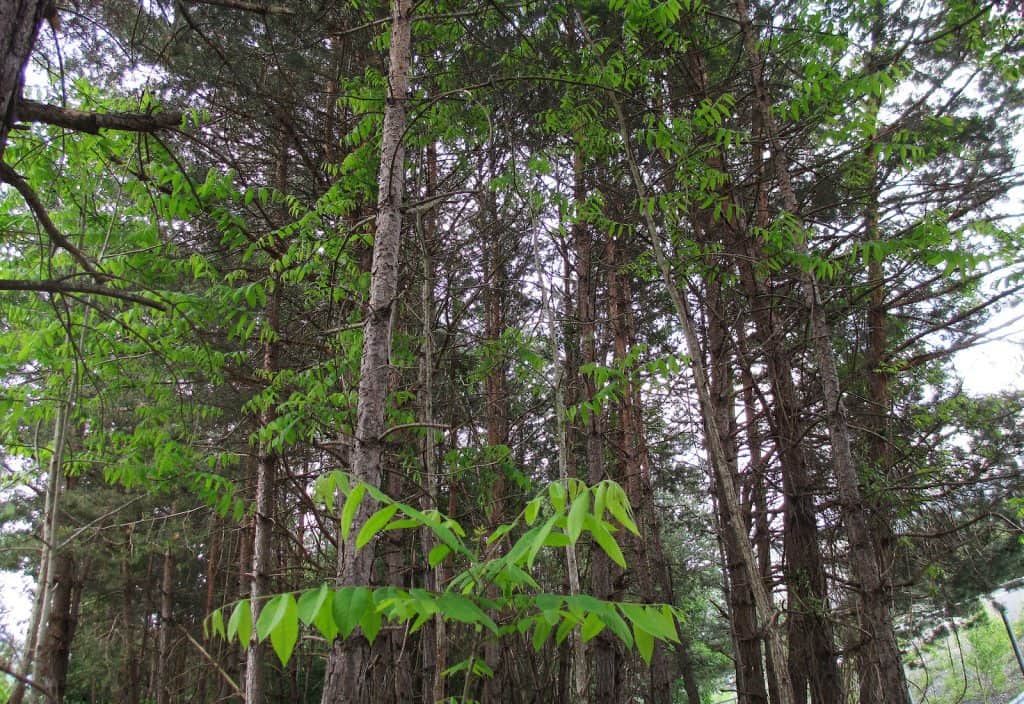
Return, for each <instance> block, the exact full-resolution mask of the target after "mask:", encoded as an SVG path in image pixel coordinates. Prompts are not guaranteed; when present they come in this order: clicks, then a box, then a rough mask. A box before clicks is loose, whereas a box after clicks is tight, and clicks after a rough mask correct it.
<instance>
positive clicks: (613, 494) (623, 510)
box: [607, 485, 640, 535]
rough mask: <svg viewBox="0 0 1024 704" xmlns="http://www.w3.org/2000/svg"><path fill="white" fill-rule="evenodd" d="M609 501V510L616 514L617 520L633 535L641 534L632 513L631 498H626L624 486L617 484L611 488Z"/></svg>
mask: <svg viewBox="0 0 1024 704" xmlns="http://www.w3.org/2000/svg"><path fill="white" fill-rule="evenodd" d="M607 502H608V511H609V512H610V513H611V514H612V515H613V516H615V520H617V521H618V522H619V523H621V524H622V527H623V528H625V529H626V530H628V531H629V532H630V533H632V534H633V535H640V531H639V530H638V529H637V527H636V523H635V522H634V521H633V516H632V515H631V511H630V508H629V499H627V498H626V492H624V491H623V490H622V487H620V486H618V485H615V488H614V489H612V490H609V492H608V497H607Z"/></svg>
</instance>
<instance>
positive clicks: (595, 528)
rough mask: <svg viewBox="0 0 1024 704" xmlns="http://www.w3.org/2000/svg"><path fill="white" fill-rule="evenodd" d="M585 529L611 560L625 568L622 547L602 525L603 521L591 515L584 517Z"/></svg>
mask: <svg viewBox="0 0 1024 704" xmlns="http://www.w3.org/2000/svg"><path fill="white" fill-rule="evenodd" d="M586 524H587V530H589V531H590V534H591V535H593V536H594V540H595V541H597V544H598V545H600V546H601V549H602V550H604V552H605V554H606V555H608V557H610V558H611V560H612V562H614V563H615V564H617V565H618V566H619V567H621V568H622V569H626V558H625V557H623V555H622V549H621V548H620V547H619V544H618V543H617V542H615V538H613V537H612V534H611V533H609V532H608V529H607V528H605V527H604V522H603V521H599V520H597V519H596V518H594V517H593V516H591V515H589V514H588V515H587V517H586Z"/></svg>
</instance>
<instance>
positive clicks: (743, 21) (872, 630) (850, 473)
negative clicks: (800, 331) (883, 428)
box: [736, 0, 910, 704]
mask: <svg viewBox="0 0 1024 704" xmlns="http://www.w3.org/2000/svg"><path fill="white" fill-rule="evenodd" d="M736 12H737V15H738V21H739V25H740V31H741V33H742V35H743V43H744V48H745V51H746V55H747V60H748V61H749V63H750V69H751V76H752V78H753V83H754V89H755V97H756V109H757V110H758V112H759V113H760V117H761V120H762V124H763V125H764V129H765V134H766V135H767V137H768V144H769V147H770V148H771V153H772V158H773V161H774V163H775V171H776V174H775V175H776V178H777V179H778V184H779V189H780V191H781V194H782V199H783V205H784V207H785V209H786V211H787V212H789V213H790V214H791V215H793V216H794V217H796V218H798V219H799V218H800V212H799V207H798V205H797V199H796V192H795V191H794V189H793V185H792V182H791V179H790V175H789V163H788V160H787V158H786V153H785V150H784V148H783V145H782V142H781V140H780V139H779V137H778V131H777V129H776V125H775V118H774V116H773V115H772V112H771V108H772V104H771V97H770V95H769V94H768V89H767V87H766V85H765V81H764V75H763V73H764V72H763V60H762V57H761V55H760V53H759V51H758V49H757V38H756V36H755V33H754V28H753V24H752V23H751V20H750V12H749V10H748V8H747V4H746V0H736ZM794 246H795V247H796V249H797V252H798V253H799V254H801V255H803V256H809V253H810V252H809V248H808V247H807V244H806V242H805V241H804V240H803V239H802V238H797V239H796V240H795V242H794ZM801 284H802V287H803V294H804V299H805V306H806V308H807V311H808V314H809V316H810V326H811V338H812V339H811V343H812V348H813V351H814V354H815V358H816V361H817V363H818V373H819V375H820V377H821V387H822V400H823V401H824V405H825V409H826V414H827V418H828V430H829V442H830V444H831V446H832V462H833V472H834V475H835V480H836V486H837V489H838V495H839V506H840V511H841V514H842V518H843V522H844V524H845V527H846V534H847V538H848V540H849V561H850V569H851V572H852V574H853V576H854V579H855V580H856V582H857V590H858V594H859V597H860V598H859V602H860V603H859V608H858V621H859V624H860V629H861V631H862V633H863V638H864V643H863V644H862V646H861V647H862V653H863V654H862V656H861V663H862V667H861V670H862V674H861V677H862V679H863V678H864V677H865V676H867V677H869V678H871V680H872V681H873V682H877V685H875V687H874V691H870V692H864V691H862V692H861V702H862V704H873V703H874V702H885V704H906V703H907V702H909V701H910V697H909V693H908V689H907V681H906V675H905V673H904V671H903V663H902V659H901V657H900V651H899V646H898V644H897V641H896V633H895V630H894V628H893V624H892V614H891V612H890V609H889V604H888V595H887V589H886V583H885V575H884V571H883V568H882V565H881V564H880V562H879V558H878V554H877V551H876V549H875V547H874V545H873V543H872V534H871V528H870V525H869V522H868V518H867V516H866V505H865V503H864V496H863V494H862V492H861V489H860V480H859V476H858V473H857V467H856V464H855V462H854V459H853V451H852V449H851V432H850V424H849V420H848V417H849V414H848V411H847V409H846V403H845V401H844V399H843V393H842V388H841V386H840V383H839V373H838V369H837V365H836V359H835V352H834V350H833V349H832V333H831V329H830V327H829V324H828V321H827V319H826V317H825V311H824V308H823V301H822V296H821V291H820V288H819V286H818V281H817V280H816V279H815V277H814V275H813V274H811V273H810V272H808V271H801ZM876 678H877V679H876Z"/></svg>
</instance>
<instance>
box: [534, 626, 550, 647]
mask: <svg viewBox="0 0 1024 704" xmlns="http://www.w3.org/2000/svg"><path fill="white" fill-rule="evenodd" d="M536 623H537V625H536V626H534V627H533V639H532V642H533V649H534V650H536V651H538V652H540V649H541V648H543V647H544V642H545V641H546V640H547V639H548V636H549V635H551V624H550V623H548V622H547V621H545V620H544V619H542V618H538V619H537V621H536Z"/></svg>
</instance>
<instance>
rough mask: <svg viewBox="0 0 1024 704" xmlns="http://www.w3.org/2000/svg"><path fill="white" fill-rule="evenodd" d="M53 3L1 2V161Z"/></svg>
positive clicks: (45, 0)
mask: <svg viewBox="0 0 1024 704" xmlns="http://www.w3.org/2000/svg"><path fill="white" fill-rule="evenodd" d="M55 11H56V10H55V7H54V4H53V2H52V0H7V1H6V2H3V3H0V119H2V123H0V159H2V158H3V154H4V148H5V147H6V146H7V133H8V132H9V130H10V127H11V125H12V124H13V123H14V121H15V120H16V119H17V115H16V111H17V106H18V102H19V100H20V99H21V88H22V85H23V84H24V82H25V66H26V65H27V64H28V60H29V57H30V56H31V55H32V49H33V47H35V44H36V38H37V37H38V35H39V27H40V25H42V23H43V20H44V19H45V18H46V16H47V14H50V13H53V12H55Z"/></svg>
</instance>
